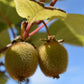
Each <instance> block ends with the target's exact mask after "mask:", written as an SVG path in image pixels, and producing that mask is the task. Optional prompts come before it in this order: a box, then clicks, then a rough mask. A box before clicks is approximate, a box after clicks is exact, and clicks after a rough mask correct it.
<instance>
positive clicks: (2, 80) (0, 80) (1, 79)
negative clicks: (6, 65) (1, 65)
mask: <svg viewBox="0 0 84 84" xmlns="http://www.w3.org/2000/svg"><path fill="white" fill-rule="evenodd" d="M7 79H8V77H7V76H6V75H5V74H4V73H1V72H0V84H6V82H7Z"/></svg>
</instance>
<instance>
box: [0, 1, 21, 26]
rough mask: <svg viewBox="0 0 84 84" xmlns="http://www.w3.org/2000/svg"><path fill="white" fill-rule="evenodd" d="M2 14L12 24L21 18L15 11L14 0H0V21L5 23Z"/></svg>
mask: <svg viewBox="0 0 84 84" xmlns="http://www.w3.org/2000/svg"><path fill="white" fill-rule="evenodd" d="M3 16H5V17H7V19H8V20H9V21H10V23H11V24H14V25H15V24H17V23H18V22H19V21H20V20H21V17H19V16H18V14H17V12H16V9H15V3H14V0H0V23H3V24H5V25H7V22H6V20H5V19H4V17H3Z"/></svg>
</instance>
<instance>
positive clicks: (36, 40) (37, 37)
mask: <svg viewBox="0 0 84 84" xmlns="http://www.w3.org/2000/svg"><path fill="white" fill-rule="evenodd" d="M41 39H47V34H46V33H42V32H39V33H36V34H35V35H34V36H32V37H31V38H30V43H32V44H34V45H35V46H36V48H38V47H39V46H41V45H42V44H43V43H44V42H43V41H41Z"/></svg>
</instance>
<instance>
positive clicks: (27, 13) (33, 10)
mask: <svg viewBox="0 0 84 84" xmlns="http://www.w3.org/2000/svg"><path fill="white" fill-rule="evenodd" d="M15 3H16V10H17V12H18V14H19V15H20V16H21V17H23V18H26V19H27V20H28V22H30V21H31V22H34V21H37V20H45V19H50V20H51V19H55V18H64V17H66V16H67V14H66V13H65V12H64V11H63V10H61V9H57V8H53V7H44V4H42V3H40V2H36V1H34V0H22V1H21V0H15Z"/></svg>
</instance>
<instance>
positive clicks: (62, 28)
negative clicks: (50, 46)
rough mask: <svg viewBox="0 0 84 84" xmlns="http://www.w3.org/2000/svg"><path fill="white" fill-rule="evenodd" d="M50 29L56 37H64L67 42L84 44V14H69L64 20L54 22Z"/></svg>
mask: <svg viewBox="0 0 84 84" xmlns="http://www.w3.org/2000/svg"><path fill="white" fill-rule="evenodd" d="M49 31H50V33H51V34H52V35H55V36H56V39H64V41H65V43H69V44H73V45H78V46H84V15H79V14H69V15H68V17H67V18H66V19H65V20H64V21H62V20H58V21H56V22H54V23H52V24H51V26H50V27H49Z"/></svg>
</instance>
